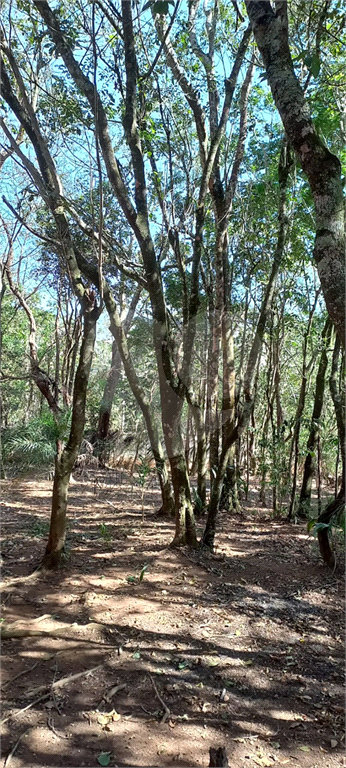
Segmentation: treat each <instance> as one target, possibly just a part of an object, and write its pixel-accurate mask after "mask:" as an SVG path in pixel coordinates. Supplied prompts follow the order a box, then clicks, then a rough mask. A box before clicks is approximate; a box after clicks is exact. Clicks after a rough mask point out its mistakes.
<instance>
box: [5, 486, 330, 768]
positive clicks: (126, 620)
mask: <svg viewBox="0 0 346 768" xmlns="http://www.w3.org/2000/svg"><path fill="white" fill-rule="evenodd" d="M36 490H37V489H36ZM38 490H39V491H40V494H41V495H38V494H36V496H35V489H34V488H32V490H31V491H30V488H28V487H26V486H25V483H23V484H22V490H21V489H20V488H19V489H18V487H17V490H16V496H15V503H13V501H11V499H10V498H9V499H7V497H6V500H5V507H6V512H5V515H4V518H3V529H2V536H3V538H4V539H5V544H4V545H3V549H4V563H5V565H4V572H3V578H4V585H3V593H2V600H3V614H2V615H3V618H4V619H5V623H6V625H8V623H9V622H11V621H12V622H13V621H15V620H16V619H20V618H21V619H24V620H25V621H24V626H26V628H28V627H29V628H30V626H31V627H32V626H34V627H36V630H37V628H39V629H41V630H42V631H48V632H49V631H51V634H42V635H41V636H40V635H38V636H37V635H36V636H35V635H34V636H28V635H26V636H24V637H20V638H19V637H12V638H9V639H3V641H2V654H3V662H2V672H3V677H4V682H5V687H4V694H3V721H4V720H5V722H3V725H2V727H3V736H2V750H3V754H4V755H7V754H9V752H10V751H11V746H13V745H14V744H15V742H16V741H17V739H18V737H19V736H20V734H21V733H24V732H25V730H26V729H28V732H27V734H26V735H25V736H23V737H22V740H21V741H20V743H19V744H18V747H17V750H16V753H15V755H14V756H13V758H12V760H13V768H21V766H23V767H24V765H30V766H32V767H33V768H36V766H46V765H47V766H48V765H51V766H55V765H56V766H58V765H59V766H71V767H72V766H76V767H77V766H82V765H84V766H85V765H97V764H98V763H97V757H98V756H99V755H100V754H101V753H102V752H108V751H109V752H111V755H110V765H111V766H112V765H113V766H114V765H118V766H131V765H132V766H141V765H143V766H149V765H157V766H168V765H176V766H183V765H185V766H193V765H196V766H206V765H208V751H209V746H211V745H212V746H219V745H221V744H222V745H225V746H226V748H227V751H228V756H229V760H230V765H233V766H235V768H242V767H243V765H245V764H246V765H247V766H249V768H253V766H255V765H275V764H278V763H280V762H284V763H286V764H290V765H291V764H292V763H294V762H295V763H296V764H297V760H298V761H299V762H298V764H299V765H300V766H302V768H310V766H311V765H314V766H317V767H318V768H322V765H323V768H327V766H335V767H336V766H337V765H340V752H341V749H342V721H341V718H342V712H343V699H342V695H343V694H342V684H341V674H342V670H343V650H342V641H341V638H342V628H341V627H342V619H343V603H342V582H341V580H340V578H339V575H338V574H331V573H330V572H328V571H327V570H326V569H324V568H323V567H322V566H321V565H320V563H319V561H318V559H317V555H316V554H315V551H314V549H313V545H312V544H311V541H310V539H308V537H307V536H306V532H305V528H304V527H303V526H296V527H294V526H288V525H277V524H276V523H273V522H272V521H268V520H266V521H263V519H262V518H261V520H262V521H261V522H258V520H257V519H256V516H255V515H252V516H251V517H249V518H248V519H247V520H244V521H242V523H241V525H240V524H239V519H238V518H230V517H229V516H226V515H221V516H220V523H219V534H218V551H217V554H216V555H215V556H212V555H210V554H208V553H207V552H204V551H197V552H193V551H189V550H188V549H184V550H182V551H180V550H170V549H169V548H167V544H168V543H169V542H170V540H171V538H172V532H173V527H172V523H171V522H170V521H167V520H164V519H163V520H162V519H160V518H158V519H157V518H155V517H154V515H153V511H154V510H155V509H156V508H157V506H158V498H159V497H158V494H157V492H156V491H154V490H150V491H149V492H148V493H147V494H146V496H145V499H144V519H143V520H142V509H141V491H140V489H137V490H136V489H134V490H133V492H132V497H131V498H129V497H128V494H127V486H126V484H125V483H124V484H123V486H122V489H116V497H112V499H111V500H112V502H113V503H114V504H116V505H118V509H116V510H114V509H113V508H111V507H110V506H109V505H107V504H105V503H104V501H105V499H104V498H102V497H101V498H100V490H99V491H98V493H99V495H97V493H94V489H93V487H90V484H87V483H83V484H78V486H77V485H75V486H73V487H72V489H71V496H70V528H69V536H68V542H69V545H70V546H71V554H70V560H69V561H67V563H66V565H65V566H64V568H62V569H61V571H59V572H58V573H47V572H37V573H36V574H34V575H33V576H32V577H30V578H28V579H25V578H23V575H22V576H21V574H23V571H25V568H26V572H27V573H28V571H29V570H30V564H31V563H32V561H33V559H34V558H35V557H37V555H38V552H39V550H41V551H42V547H43V544H44V534H43V533H40V529H39V528H36V533H35V531H34V535H31V536H30V534H29V537H28V533H29V531H30V526H31V530H32V527H33V522H34V523H35V525H39V524H41V525H43V524H44V522H47V519H48V515H49V489H48V488H47V487H46V489H45V488H44V486H42V487H40V488H39V489H38ZM44 491H45V492H44ZM103 491H104V489H103V490H102V492H103ZM10 492H11V488H10V484H9V487H8V493H10ZM31 492H32V494H33V495H32V497H31V498H30V500H29V502H28V497H30V493H31ZM108 493H109V491H108V490H107V494H108ZM136 494H137V495H136ZM108 498H109V496H108ZM20 558H23V559H22V560H20ZM144 565H147V566H148V568H147V570H146V572H145V575H144V577H143V580H142V581H140V580H139V575H140V572H141V569H142V568H143V566H144ZM42 615H46V616H47V618H46V619H42V621H41V622H37V623H34V624H32V623H30V622H32V620H35V619H36V620H37V619H38V618H40V617H41V616H42ZM21 626H23V623H22V624H21ZM55 630H61V631H60V634H59V635H54V633H53V631H55ZM34 665H36V666H35V667H34ZM94 667H97V669H96V670H95V669H94ZM90 670H92V671H90ZM88 672H89V673H88ZM79 673H82V674H81V676H80V677H78V678H75V679H71V676H72V675H75V674H79ZM16 675H18V677H17V679H16V680H14V679H13V678H14V677H15V676H16ZM65 677H66V678H69V680H68V681H66V683H65V684H61V685H60V683H59V681H60V680H61V679H62V678H65ZM12 679H13V682H11V680H12ZM6 682H7V685H6ZM55 683H58V685H56V686H54V684H55ZM117 686H123V687H120V688H119V689H118V690H117V691H116V692H115V693H113V694H112V695H111V696H110V698H108V699H107V696H109V691H112V689H114V688H115V687H117ZM35 689H36V691H35ZM38 689H40V691H41V694H40V693H39V690H38ZM40 695H46V697H47V698H46V699H44V700H41V701H37V703H36V704H34V705H33V706H30V708H29V709H27V710H26V711H25V712H24V711H22V712H20V710H24V707H26V706H28V705H32V704H33V702H35V701H36V700H37V699H39V698H40ZM165 715H166V717H165ZM163 720H164V722H163ZM328 760H329V762H326V761H328ZM261 761H262V762H261Z"/></svg>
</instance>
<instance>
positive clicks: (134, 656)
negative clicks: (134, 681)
mask: <svg viewBox="0 0 346 768" xmlns="http://www.w3.org/2000/svg"><path fill="white" fill-rule="evenodd" d="M132 658H133V659H140V658H141V654H140V653H139V651H135V653H133V654H132Z"/></svg>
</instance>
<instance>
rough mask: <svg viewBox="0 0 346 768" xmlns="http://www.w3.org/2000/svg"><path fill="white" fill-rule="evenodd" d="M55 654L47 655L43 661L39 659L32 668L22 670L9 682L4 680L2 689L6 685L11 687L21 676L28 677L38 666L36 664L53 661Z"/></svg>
mask: <svg viewBox="0 0 346 768" xmlns="http://www.w3.org/2000/svg"><path fill="white" fill-rule="evenodd" d="M55 655H56V654H55V653H47V654H46V655H45V657H44V658H43V659H39V660H38V661H35V664H33V665H32V667H29V669H24V670H23V672H18V675H15V676H14V677H11V679H10V680H6V681H5V682H4V683H3V684H2V688H3V689H4V688H6V687H7V686H8V685H11V683H13V682H14V681H15V680H18V677H22V675H28V674H29V672H32V671H33V669H35V667H37V666H38V664H43V662H44V661H50V659H53V658H54V656H55Z"/></svg>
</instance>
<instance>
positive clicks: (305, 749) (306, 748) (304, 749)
mask: <svg viewBox="0 0 346 768" xmlns="http://www.w3.org/2000/svg"><path fill="white" fill-rule="evenodd" d="M299 749H301V751H302V752H310V747H308V746H306V745H305V744H304V745H303V746H302V747H299Z"/></svg>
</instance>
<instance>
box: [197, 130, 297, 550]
mask: <svg viewBox="0 0 346 768" xmlns="http://www.w3.org/2000/svg"><path fill="white" fill-rule="evenodd" d="M291 166H292V158H291V154H290V150H289V147H288V145H287V142H286V141H284V142H283V145H282V150H281V153H280V161H279V168H278V176H279V185H280V199H279V211H278V222H279V228H278V238H277V245H276V249H275V253H274V258H273V265H272V269H271V273H270V277H269V281H268V285H267V288H266V291H265V295H264V297H263V301H262V306H261V311H260V315H259V318H258V321H257V327H256V332H255V336H254V339H253V342H252V345H251V349H250V353H249V357H248V363H247V368H246V372H245V377H244V405H243V407H242V409H241V411H240V413H239V416H238V420H237V423H236V424H235V425H234V427H233V429H230V430H228V431H227V437H225V440H224V444H223V446H222V451H221V456H220V460H219V465H218V469H217V473H216V478H215V482H214V483H213V487H212V489H211V495H210V502H209V510H208V517H207V522H206V526H205V530H204V533H203V539H202V542H203V545H204V546H206V547H208V548H210V549H212V548H213V546H214V537H215V529H216V517H217V512H218V507H219V502H220V496H221V491H222V483H223V478H224V475H225V472H226V468H227V463H228V458H229V450H230V448H231V447H232V445H234V443H235V442H236V441H237V440H239V436H240V435H241V434H242V432H243V431H244V429H245V428H246V427H247V425H248V422H249V419H250V417H251V411H252V408H253V403H254V399H253V398H254V394H253V385H254V379H255V376H256V370H257V365H258V360H259V358H260V354H261V350H262V343H263V336H264V331H265V327H266V322H267V317H268V313H269V311H270V308H271V305H272V301H273V296H274V289H275V284H276V279H277V275H278V272H279V268H280V265H281V260H282V257H283V253H284V245H285V241H286V235H287V228H288V217H287V214H286V195H287V183H288V177H289V172H290V169H291Z"/></svg>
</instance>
